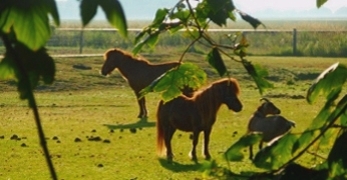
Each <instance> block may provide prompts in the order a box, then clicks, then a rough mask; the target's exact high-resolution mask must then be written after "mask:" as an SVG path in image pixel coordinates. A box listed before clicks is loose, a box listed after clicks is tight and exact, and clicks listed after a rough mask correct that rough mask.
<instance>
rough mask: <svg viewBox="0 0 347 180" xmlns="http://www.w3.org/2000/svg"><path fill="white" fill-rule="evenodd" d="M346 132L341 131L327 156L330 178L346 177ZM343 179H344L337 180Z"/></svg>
mask: <svg viewBox="0 0 347 180" xmlns="http://www.w3.org/2000/svg"><path fill="white" fill-rule="evenodd" d="M346 139H347V131H343V132H342V133H341V134H340V135H339V137H338V138H337V139H336V141H335V143H334V145H333V147H332V149H331V151H330V153H329V155H328V159H327V161H328V164H329V171H330V176H331V177H335V178H336V177H338V176H341V175H346V172H347V171H346V169H347V163H346V162H347V153H346V151H347V143H346ZM337 179H344V178H337Z"/></svg>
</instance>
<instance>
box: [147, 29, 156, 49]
mask: <svg viewBox="0 0 347 180" xmlns="http://www.w3.org/2000/svg"><path fill="white" fill-rule="evenodd" d="M158 39H159V33H154V34H152V35H151V36H149V37H148V38H147V39H146V44H147V45H148V46H150V47H151V48H153V47H154V46H155V45H156V44H157V42H158Z"/></svg>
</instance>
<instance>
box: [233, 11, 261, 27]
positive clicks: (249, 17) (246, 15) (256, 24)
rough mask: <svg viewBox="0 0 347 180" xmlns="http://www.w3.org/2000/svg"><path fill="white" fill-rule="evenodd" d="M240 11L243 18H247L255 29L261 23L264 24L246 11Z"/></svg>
mask: <svg viewBox="0 0 347 180" xmlns="http://www.w3.org/2000/svg"><path fill="white" fill-rule="evenodd" d="M238 13H239V14H240V16H241V18H242V19H243V20H245V21H246V22H248V23H249V24H251V25H252V27H253V28H254V29H257V27H258V26H259V25H261V24H263V23H261V22H260V21H259V20H258V19H256V18H254V17H252V16H250V15H248V14H246V13H244V12H241V11H238Z"/></svg>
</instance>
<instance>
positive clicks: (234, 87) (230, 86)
mask: <svg viewBox="0 0 347 180" xmlns="http://www.w3.org/2000/svg"><path fill="white" fill-rule="evenodd" d="M218 83H220V86H221V91H222V95H223V103H224V104H226V105H227V106H228V108H229V109H230V110H233V111H235V112H240V111H241V110H242V107H243V106H242V103H241V101H240V99H239V98H238V95H239V94H240V86H239V83H238V82H237V80H236V79H233V78H225V79H222V80H220V81H219V82H218Z"/></svg>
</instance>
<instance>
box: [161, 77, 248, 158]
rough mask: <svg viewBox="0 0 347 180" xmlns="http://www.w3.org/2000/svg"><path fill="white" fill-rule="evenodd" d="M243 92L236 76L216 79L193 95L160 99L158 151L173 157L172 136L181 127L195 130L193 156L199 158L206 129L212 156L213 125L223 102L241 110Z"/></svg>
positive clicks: (237, 110) (206, 139)
mask: <svg viewBox="0 0 347 180" xmlns="http://www.w3.org/2000/svg"><path fill="white" fill-rule="evenodd" d="M239 92H240V88H239V84H238V82H237V80H236V79H232V78H225V79H222V80H219V81H216V82H214V83H213V84H211V85H210V86H209V87H207V88H206V89H205V90H203V91H197V92H195V93H194V95H193V96H192V97H187V96H183V95H181V96H179V97H177V98H175V99H173V100H171V101H169V102H166V103H164V102H163V101H160V102H159V106H158V111H157V151H158V154H159V155H165V152H164V150H165V148H166V157H167V159H168V160H169V161H171V160H172V158H173V153H172V148H171V139H172V136H173V134H174V133H175V131H176V130H177V129H179V130H182V131H187V132H193V148H192V150H191V154H190V155H191V158H192V160H194V161H197V157H196V145H197V144H198V139H199V134H200V132H201V131H203V132H204V155H205V158H206V159H210V158H211V155H210V153H209V151H208V144H209V140H210V133H211V130H212V125H213V124H214V122H215V121H216V117H217V111H218V110H219V108H220V106H221V105H222V104H226V105H227V106H228V108H229V109H231V110H233V111H235V112H239V111H241V110H242V103H241V102H240V100H239V99H238V97H237V96H238V94H239Z"/></svg>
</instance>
